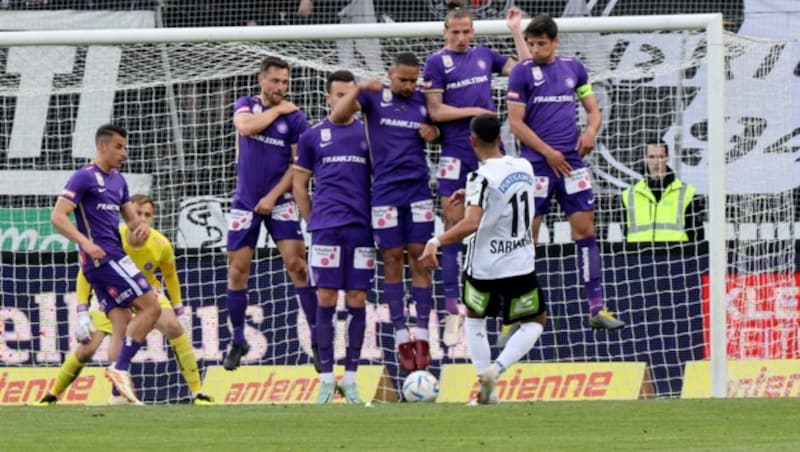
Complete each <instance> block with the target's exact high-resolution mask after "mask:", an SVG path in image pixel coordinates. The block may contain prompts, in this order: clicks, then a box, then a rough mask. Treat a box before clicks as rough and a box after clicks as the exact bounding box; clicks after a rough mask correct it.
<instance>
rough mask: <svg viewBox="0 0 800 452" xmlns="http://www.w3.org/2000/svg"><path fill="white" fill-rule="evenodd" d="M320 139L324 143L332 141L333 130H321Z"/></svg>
mask: <svg viewBox="0 0 800 452" xmlns="http://www.w3.org/2000/svg"><path fill="white" fill-rule="evenodd" d="M319 139H320V140H322V141H331V129H320V131H319Z"/></svg>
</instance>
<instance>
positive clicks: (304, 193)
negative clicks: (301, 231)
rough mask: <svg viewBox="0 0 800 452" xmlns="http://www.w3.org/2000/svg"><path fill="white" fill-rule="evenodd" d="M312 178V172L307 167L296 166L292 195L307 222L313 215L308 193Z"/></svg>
mask: <svg viewBox="0 0 800 452" xmlns="http://www.w3.org/2000/svg"><path fill="white" fill-rule="evenodd" d="M310 179H311V173H310V172H309V171H308V170H307V169H305V168H300V167H297V166H295V167H294V175H293V176H292V195H293V196H294V202H296V203H297V209H298V210H299V211H300V215H302V216H303V218H305V219H306V223H307V222H308V220H309V218H310V217H311V198H310V197H309V195H308V181H309V180H310Z"/></svg>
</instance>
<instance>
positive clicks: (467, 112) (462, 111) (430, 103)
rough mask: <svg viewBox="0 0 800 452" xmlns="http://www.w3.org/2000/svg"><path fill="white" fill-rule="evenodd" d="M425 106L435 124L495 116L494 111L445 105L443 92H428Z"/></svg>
mask: <svg viewBox="0 0 800 452" xmlns="http://www.w3.org/2000/svg"><path fill="white" fill-rule="evenodd" d="M425 104H426V106H427V107H428V114H429V115H430V117H431V119H432V120H433V121H434V122H449V121H456V120H459V119H465V118H472V117H473V116H479V115H484V114H490V115H494V114H496V113H495V112H493V111H490V110H487V109H485V108H479V107H462V108H458V107H452V106H450V105H447V104H445V103H444V100H443V99H442V93H441V91H426V92H425Z"/></svg>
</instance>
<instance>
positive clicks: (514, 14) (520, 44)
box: [503, 7, 531, 75]
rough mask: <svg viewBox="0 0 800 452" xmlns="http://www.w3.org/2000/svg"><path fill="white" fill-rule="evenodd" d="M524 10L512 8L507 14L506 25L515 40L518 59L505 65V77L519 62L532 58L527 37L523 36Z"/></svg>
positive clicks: (511, 60)
mask: <svg viewBox="0 0 800 452" xmlns="http://www.w3.org/2000/svg"><path fill="white" fill-rule="evenodd" d="M521 24H522V10H520V9H519V8H517V7H512V8H510V9H509V10H508V13H507V14H506V25H508V29H509V30H511V37H512V38H513V39H514V48H515V49H516V50H517V59H516V60H514V59H513V58H510V59H509V60H508V61H506V64H505V65H503V75H508V74H510V73H511V69H513V68H514V66H515V65H516V64H517V61H522V60H526V59H528V58H531V51H530V49H528V45H527V44H526V43H525V36H524V35H523V34H522V25H521Z"/></svg>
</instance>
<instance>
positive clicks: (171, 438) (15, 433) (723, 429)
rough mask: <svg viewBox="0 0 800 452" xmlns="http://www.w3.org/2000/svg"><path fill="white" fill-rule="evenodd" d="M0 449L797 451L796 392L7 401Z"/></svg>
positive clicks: (799, 414)
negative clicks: (674, 396)
mask: <svg viewBox="0 0 800 452" xmlns="http://www.w3.org/2000/svg"><path fill="white" fill-rule="evenodd" d="M0 419H2V422H1V423H2V427H0V431H2V432H3V434H2V438H0V450H3V451H6V450H8V451H32V450H46V451H57V450H68V451H76V450H90V449H91V450H104V449H106V450H113V451H119V450H148V451H149V450H153V451H154V450H163V451H177V450H195V451H196V450H214V451H221V450H231V451H233V450H236V451H241V450H258V451H266V450H269V451H273V450H275V451H277V450H308V451H311V450H314V451H317V450H370V451H372V450H402V451H415V450H433V451H442V450H458V451H463V450H484V451H512V450H513V451H516V450H520V451H523V450H525V451H532V450H548V451H549V450H577V451H591V450H642V451H651V450H682V451H684V450H725V451H731V450H768V451H776V450H798V449H800V428H798V425H800V422H799V421H800V405H798V402H797V400H795V399H781V400H767V399H748V400H657V401H629V402H555V403H553V402H550V403H541V402H540V403H525V404H523V403H507V404H502V405H498V406H486V407H483V406H482V407H467V406H462V405H449V404H439V405H436V404H376V405H374V406H372V407H364V406H344V405H336V406H325V407H318V406H308V405H306V406H284V405H250V406H214V407H194V406H190V405H176V406H147V407H66V406H57V407H47V408H33V407H4V408H0Z"/></svg>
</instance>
